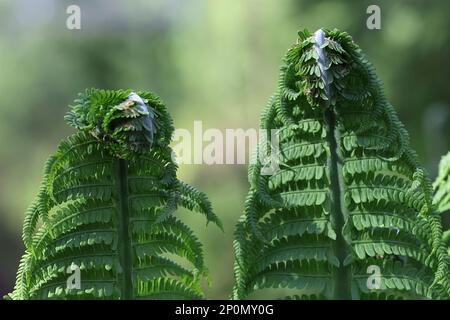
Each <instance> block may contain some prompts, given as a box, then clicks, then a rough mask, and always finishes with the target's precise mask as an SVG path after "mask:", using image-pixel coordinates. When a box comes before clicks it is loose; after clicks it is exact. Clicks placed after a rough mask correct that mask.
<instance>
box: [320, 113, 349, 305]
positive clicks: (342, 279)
mask: <svg viewBox="0 0 450 320" xmlns="http://www.w3.org/2000/svg"><path fill="white" fill-rule="evenodd" d="M325 121H326V123H327V127H328V140H329V146H330V180H331V181H330V182H331V190H332V191H331V208H332V209H331V216H332V221H333V225H334V228H335V230H336V241H334V242H333V251H334V255H335V256H336V258H337V259H338V260H339V267H336V268H334V270H333V279H334V285H333V288H334V292H333V298H334V299H336V300H349V299H351V289H350V283H351V281H350V280H351V276H350V266H345V265H344V260H345V258H346V257H347V254H348V248H347V243H346V241H345V238H344V235H343V232H344V226H345V223H346V218H347V217H345V216H344V212H345V209H344V208H343V207H342V205H343V201H342V198H343V194H344V182H343V177H342V163H343V161H342V158H341V156H340V152H339V149H338V148H339V146H338V143H337V141H338V139H339V132H338V130H337V128H336V118H335V113H334V111H333V110H332V109H328V110H327V111H326V112H325Z"/></svg>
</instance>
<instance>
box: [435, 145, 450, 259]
mask: <svg viewBox="0 0 450 320" xmlns="http://www.w3.org/2000/svg"><path fill="white" fill-rule="evenodd" d="M433 187H434V198H433V203H434V205H435V206H436V209H437V211H438V212H439V213H440V214H441V215H442V216H443V217H444V215H445V216H446V219H444V218H443V220H444V221H446V222H447V223H448V224H449V225H447V227H448V228H447V229H448V230H446V231H444V235H443V240H444V243H445V244H446V245H447V248H448V253H449V255H450V216H449V215H450V152H449V153H447V154H446V155H445V156H444V157H442V159H441V162H440V163H439V174H438V177H437V178H436V180H435V182H434V183H433Z"/></svg>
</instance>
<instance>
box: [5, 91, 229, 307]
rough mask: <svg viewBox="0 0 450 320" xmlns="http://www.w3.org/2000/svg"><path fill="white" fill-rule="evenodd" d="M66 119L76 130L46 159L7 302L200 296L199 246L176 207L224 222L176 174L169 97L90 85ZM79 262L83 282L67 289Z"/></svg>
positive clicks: (203, 271) (202, 267) (203, 269)
mask: <svg viewBox="0 0 450 320" xmlns="http://www.w3.org/2000/svg"><path fill="white" fill-rule="evenodd" d="M66 120H67V121H68V123H69V124H71V125H73V126H74V127H75V128H76V129H78V130H77V132H76V133H75V134H73V135H71V136H70V137H68V138H67V139H65V140H64V141H63V142H62V143H61V144H60V145H59V147H58V149H57V151H56V153H55V154H54V155H53V156H51V157H50V159H49V160H48V162H47V164H46V167H45V175H44V179H43V183H42V186H41V188H40V191H39V194H38V196H37V198H36V200H35V201H34V203H33V204H32V205H31V206H30V208H29V210H28V211H27V213H26V218H25V222H24V228H23V241H24V243H25V246H26V251H25V254H24V256H23V258H22V260H21V262H20V267H19V271H18V274H17V283H16V286H15V290H14V292H13V293H12V294H10V295H9V296H8V298H11V299H47V298H50V299H52V298H53V299H61V298H66V299H77V298H79V299H85V298H94V299H95V298H109V299H116V298H117V299H145V298H148V299H158V298H164V299H173V298H175V299H184V298H187V299H200V298H203V293H202V291H201V288H200V280H201V278H202V277H203V276H205V275H207V269H206V267H205V265H204V261H203V253H202V247H201V244H200V243H199V241H198V240H197V238H196V236H195V235H194V234H193V232H192V231H191V230H190V229H189V228H188V227H187V226H186V225H185V224H184V223H183V222H182V221H181V220H180V219H179V218H177V217H175V216H174V212H175V211H176V210H177V206H178V205H180V206H182V207H185V208H188V209H189V210H195V211H198V212H200V213H202V214H204V215H205V216H206V219H207V221H208V222H209V221H212V222H214V223H215V224H217V225H218V226H219V227H221V223H220V221H219V219H218V218H217V217H216V216H215V215H214V213H213V212H212V209H211V205H210V203H209V201H208V200H207V198H206V196H205V195H204V194H203V193H201V192H199V191H197V190H196V189H195V188H194V187H192V186H190V185H187V184H185V183H183V182H181V181H179V180H177V177H176V170H177V166H176V164H175V163H174V162H173V161H172V150H171V148H170V147H169V142H170V140H171V135H172V131H173V126H172V120H171V118H170V116H169V114H168V113H167V110H166V108H165V106H164V104H163V103H162V101H161V100H160V99H159V98H158V97H156V96H155V95H153V94H152V93H148V92H138V93H137V94H136V93H133V92H131V91H129V90H119V91H107V90H97V89H90V90H86V92H85V93H83V94H80V97H79V99H77V100H76V101H75V105H74V106H73V107H72V108H71V111H70V112H69V113H68V115H67V116H66ZM75 268H79V271H80V285H81V287H80V288H73V287H67V281H66V280H67V279H68V277H69V276H70V274H68V273H67V272H68V271H69V272H71V271H72V270H73V269H75Z"/></svg>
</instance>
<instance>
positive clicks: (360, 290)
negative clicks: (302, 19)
mask: <svg viewBox="0 0 450 320" xmlns="http://www.w3.org/2000/svg"><path fill="white" fill-rule="evenodd" d="M261 128H262V129H275V130H277V133H278V142H279V149H280V150H279V154H280V155H279V163H280V164H281V165H280V168H279V170H278V171H276V172H275V173H274V174H272V175H270V176H265V175H262V174H261V168H262V165H263V164H262V161H263V159H261V157H260V154H259V150H263V149H264V148H263V147H264V146H265V145H267V144H268V143H269V144H270V141H266V140H264V141H260V144H259V147H258V150H257V151H256V153H255V156H254V159H256V163H255V164H252V165H251V166H250V168H249V182H250V191H249V196H248V197H247V200H246V203H245V212H244V215H243V217H242V218H241V219H240V221H239V223H238V225H237V227H236V231H235V242H234V250H235V256H236V262H235V268H234V273H235V287H234V290H233V298H235V299H242V298H246V297H252V294H254V293H256V292H257V291H259V289H264V288H272V289H276V288H278V289H279V288H284V289H286V290H288V289H290V290H291V291H292V290H296V291H297V292H296V293H292V292H291V293H289V295H287V298H290V299H308V298H310V297H311V298H320V299H421V298H440V299H446V298H447V299H448V298H449V297H450V279H449V277H448V264H449V259H448V256H447V254H446V249H445V247H444V244H443V242H442V239H441V237H442V226H441V224H440V221H439V215H438V214H437V213H436V212H435V211H434V207H433V203H432V202H433V201H432V190H431V184H430V182H429V179H428V178H427V176H426V174H425V172H424V170H423V169H422V167H421V166H420V164H419V162H418V160H417V155H416V154H415V152H414V151H413V150H412V149H411V147H410V145H409V137H408V133H407V132H406V130H405V128H404V126H403V125H402V124H401V122H400V121H399V120H398V118H397V115H396V113H395V111H394V108H393V107H392V106H391V105H390V104H389V102H388V101H387V99H386V97H385V96H384V93H383V88H382V85H381V82H380V80H379V79H378V78H377V76H376V73H375V70H374V68H373V67H372V65H371V64H370V63H369V62H368V61H367V59H366V58H365V56H364V55H363V54H362V53H361V50H360V49H359V47H358V46H357V45H356V44H355V43H354V42H353V41H352V39H351V37H350V36H349V35H348V34H347V33H345V32H341V31H338V30H318V31H317V32H316V33H314V34H311V33H309V32H308V31H304V32H301V33H299V39H298V42H297V44H296V45H294V46H293V47H292V48H291V49H290V50H289V51H288V53H287V54H286V56H285V57H284V59H283V65H282V67H281V72H280V78H279V81H278V90H277V92H276V93H275V95H273V97H272V98H271V99H270V100H269V103H268V105H267V107H266V109H265V111H264V112H263V115H262V117H261ZM447 167H448V166H446V167H445V168H446V169H444V166H442V167H441V171H446V172H447V177H448V168H447ZM445 179H447V178H445ZM445 179H441V180H439V181H438V182H437V183H436V185H437V186H438V190H437V191H436V196H435V204H436V205H437V206H438V207H439V208H441V209H445V208H446V206H447V202H448V201H447V200H448V199H450V198H448V197H447V196H448V194H449V193H447V192H446V191H445V190H447V189H448V188H447V186H449V185H450V184H445V182H448V181H447V180H448V179H447V180H445ZM447 191H448V190H447ZM446 201H447V202H446ZM448 203H450V202H448ZM373 268H375V269H377V270H379V273H380V275H379V280H380V281H375V284H376V285H375V286H372V285H370V283H369V282H370V281H371V280H372V277H371V276H372V274H371V273H370V272H369V271H370V270H372V269H373ZM273 297H274V298H282V297H286V294H285V293H281V294H280V295H279V296H277V295H275V296H273Z"/></svg>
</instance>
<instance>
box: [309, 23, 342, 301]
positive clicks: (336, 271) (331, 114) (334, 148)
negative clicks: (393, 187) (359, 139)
mask: <svg viewBox="0 0 450 320" xmlns="http://www.w3.org/2000/svg"><path fill="white" fill-rule="evenodd" d="M314 38H315V44H314V49H315V50H316V52H317V55H318V56H319V59H318V61H317V63H318V65H319V68H320V75H321V79H322V82H323V85H324V92H325V95H326V97H327V102H326V110H325V113H324V117H325V123H326V125H327V131H328V133H327V137H328V145H329V147H330V164H329V166H330V180H331V181H330V182H331V208H332V209H331V214H332V217H331V219H332V221H333V225H334V228H335V230H336V241H334V242H333V251H334V255H335V256H336V258H337V259H338V260H339V267H335V268H333V280H334V284H333V299H336V300H344V299H345V300H350V299H351V288H350V283H351V281H350V280H351V275H350V267H349V266H345V265H344V261H345V258H346V257H347V254H348V248H347V242H346V240H345V238H344V234H343V233H344V226H345V224H346V220H347V216H344V213H345V208H344V207H343V194H344V181H343V177H342V164H343V162H344V161H343V159H342V156H341V154H340V150H339V143H338V141H340V132H339V129H338V128H337V124H336V114H335V111H334V110H333V106H332V104H330V101H331V94H332V93H331V92H330V87H329V83H328V69H327V67H326V64H327V56H326V53H325V50H323V47H322V46H323V45H324V43H325V32H324V31H323V30H322V29H319V30H317V31H316V32H315V34H314Z"/></svg>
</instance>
